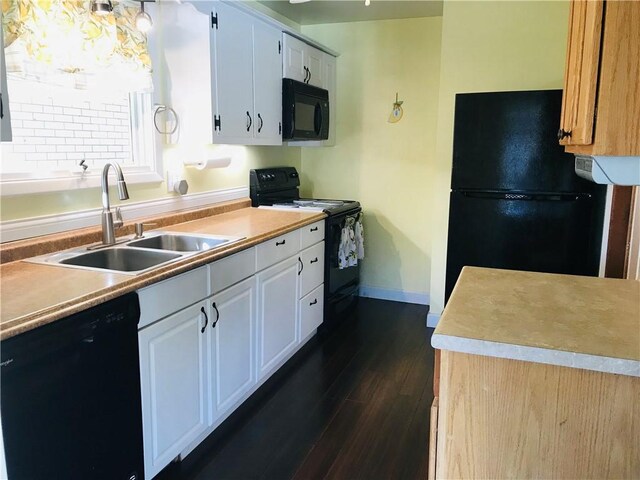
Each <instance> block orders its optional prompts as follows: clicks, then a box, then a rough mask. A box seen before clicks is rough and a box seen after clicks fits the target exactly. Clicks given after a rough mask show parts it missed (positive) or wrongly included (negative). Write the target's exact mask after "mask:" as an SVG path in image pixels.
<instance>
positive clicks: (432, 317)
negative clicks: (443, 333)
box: [427, 312, 442, 328]
mask: <svg viewBox="0 0 640 480" xmlns="http://www.w3.org/2000/svg"><path fill="white" fill-rule="evenodd" d="M441 315H442V312H441V313H431V312H429V313H428V314H427V327H429V328H436V325H438V321H440V316H441Z"/></svg>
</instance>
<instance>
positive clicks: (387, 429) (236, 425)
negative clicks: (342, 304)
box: [156, 298, 433, 480]
mask: <svg viewBox="0 0 640 480" xmlns="http://www.w3.org/2000/svg"><path fill="white" fill-rule="evenodd" d="M426 314H427V307H426V306H422V305H411V304H403V303H397V302H388V301H382V300H373V299H365V298H361V299H360V303H359V305H358V309H357V311H356V313H355V314H354V315H353V316H352V317H351V318H349V319H347V321H345V322H343V323H342V324H341V326H340V327H339V328H338V329H336V330H334V331H333V332H332V333H331V334H329V335H324V336H318V337H317V338H316V339H314V340H312V341H311V342H310V343H309V344H308V345H307V346H305V347H304V348H303V349H302V350H301V351H300V352H298V354H296V356H295V357H294V358H292V359H291V360H290V361H289V362H288V363H287V364H286V365H285V366H284V367H283V369H281V371H280V372H278V373H277V374H276V376H275V378H272V379H270V380H269V381H268V382H267V383H266V384H265V385H263V387H261V388H260V390H258V391H257V392H256V393H255V394H254V395H253V396H252V397H251V398H250V399H249V400H248V401H247V402H245V404H244V405H243V406H242V407H240V409H239V410H238V411H236V412H235V413H234V414H233V415H232V416H231V417H229V418H228V419H227V420H226V421H225V422H224V423H223V424H222V425H221V426H220V427H219V428H218V429H217V430H216V431H215V432H214V433H213V434H212V435H211V436H210V437H209V438H208V439H207V440H206V441H205V442H203V444H202V445H200V446H199V447H198V448H197V449H196V450H195V451H194V452H193V453H192V454H191V455H189V456H188V457H187V458H185V459H184V460H183V461H182V462H180V463H174V464H171V465H170V466H168V467H167V468H166V469H165V470H164V471H163V472H162V473H160V475H159V476H158V477H156V478H157V479H158V480H223V479H224V480H227V479H229V480H231V479H238V480H253V479H256V480H258V479H260V480H280V479H283V480H286V479H294V480H307V479H345V480H346V479H349V480H351V479H367V480H374V479H381V480H382V479H384V480H389V479H418V478H420V479H426V478H427V463H428V436H429V409H430V406H431V402H432V400H433V349H432V348H431V345H430V338H431V334H432V333H433V331H432V330H431V329H427V328H426V327H425V318H426Z"/></svg>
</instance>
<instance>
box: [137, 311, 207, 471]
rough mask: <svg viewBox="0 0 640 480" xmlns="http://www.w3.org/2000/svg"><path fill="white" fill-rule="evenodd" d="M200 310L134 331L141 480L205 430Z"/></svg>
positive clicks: (204, 359) (204, 344)
mask: <svg viewBox="0 0 640 480" xmlns="http://www.w3.org/2000/svg"><path fill="white" fill-rule="evenodd" d="M204 308H205V305H204V304H203V303H198V304H195V305H193V306H191V307H189V308H186V309H184V310H182V311H180V312H178V313H175V314H174V315H171V316H170V317H167V318H166V319H164V320H162V321H160V322H157V323H155V324H153V325H151V326H149V327H147V328H145V329H142V330H140V332H139V333H138V343H139V347H140V377H141V390H142V425H143V440H144V469H145V476H146V478H151V477H153V476H154V475H155V474H157V473H158V472H159V471H160V470H162V468H164V467H165V466H166V465H167V464H169V462H171V460H173V459H174V458H175V457H176V456H177V455H178V454H180V452H181V451H182V450H183V449H184V448H185V447H187V446H188V445H189V444H190V443H191V442H192V441H194V440H195V439H196V438H197V437H198V435H200V434H201V433H202V432H204V430H205V429H206V428H207V418H206V408H205V405H206V404H207V385H206V367H207V365H206V335H205V333H204V332H203V327H204V326H205V322H206V319H205V315H206V314H205V313H204V312H205V310H204Z"/></svg>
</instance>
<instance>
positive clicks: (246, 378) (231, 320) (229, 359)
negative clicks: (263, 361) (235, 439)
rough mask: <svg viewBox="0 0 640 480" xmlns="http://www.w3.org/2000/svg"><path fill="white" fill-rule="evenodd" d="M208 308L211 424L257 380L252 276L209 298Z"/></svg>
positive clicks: (254, 302) (254, 292)
mask: <svg viewBox="0 0 640 480" xmlns="http://www.w3.org/2000/svg"><path fill="white" fill-rule="evenodd" d="M209 307H210V308H211V328H209V334H210V336H211V343H210V361H211V370H210V371H211V372H212V384H213V385H214V389H213V398H212V402H211V412H210V420H211V423H213V422H214V421H215V420H216V419H217V418H218V417H219V416H220V415H222V414H224V413H225V412H226V411H227V410H228V409H229V408H230V407H232V406H233V405H234V404H235V403H236V402H237V401H238V400H239V399H240V398H241V397H242V396H243V395H244V394H245V393H247V392H248V391H249V390H250V389H251V387H253V385H254V384H255V383H256V375H255V356H254V341H255V340H254V339H255V310H256V281H255V278H254V277H252V278H248V279H247V280H245V281H243V282H241V283H238V284H236V285H234V286H232V287H230V288H228V289H226V290H223V291H222V292H220V293H218V294H216V295H214V296H213V297H211V298H210V299H209Z"/></svg>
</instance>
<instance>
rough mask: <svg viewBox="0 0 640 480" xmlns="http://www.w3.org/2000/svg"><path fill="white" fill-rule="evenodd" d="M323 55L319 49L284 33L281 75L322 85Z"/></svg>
mask: <svg viewBox="0 0 640 480" xmlns="http://www.w3.org/2000/svg"><path fill="white" fill-rule="evenodd" d="M324 55H325V54H324V53H323V52H322V51H321V50H318V49H317V48H315V47H312V46H311V45H309V44H307V43H304V42H303V41H301V40H298V39H297V38H295V37H292V36H291V35H287V34H286V33H285V34H284V60H283V63H282V76H283V77H284V78H292V79H294V80H298V81H299V82H303V83H308V84H309V85H315V86H316V87H323V64H324ZM323 88H324V87H323Z"/></svg>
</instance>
